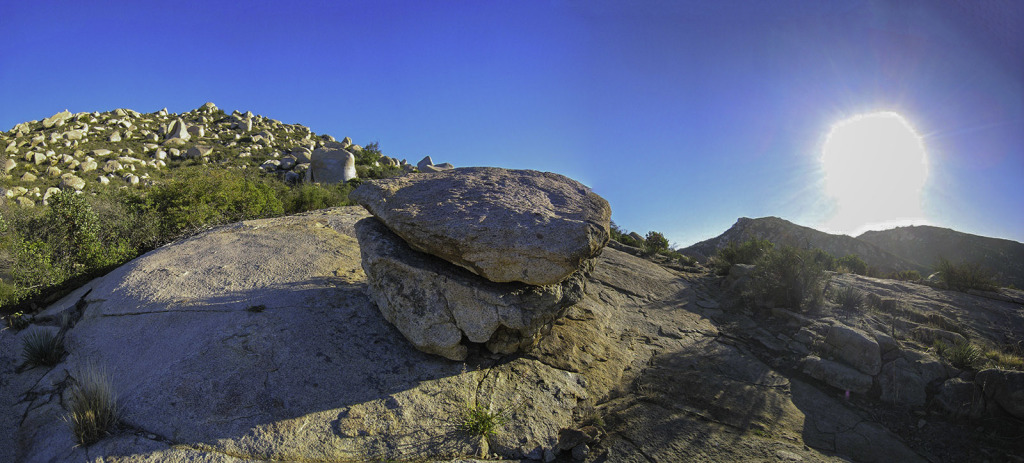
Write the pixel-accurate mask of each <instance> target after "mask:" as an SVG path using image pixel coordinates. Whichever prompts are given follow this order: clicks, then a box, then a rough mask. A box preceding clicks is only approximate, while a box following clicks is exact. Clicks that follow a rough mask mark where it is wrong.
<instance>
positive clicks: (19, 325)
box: [7, 312, 29, 331]
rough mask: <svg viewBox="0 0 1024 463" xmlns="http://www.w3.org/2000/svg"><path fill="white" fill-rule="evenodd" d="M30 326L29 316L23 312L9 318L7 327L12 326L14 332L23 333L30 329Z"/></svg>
mask: <svg viewBox="0 0 1024 463" xmlns="http://www.w3.org/2000/svg"><path fill="white" fill-rule="evenodd" d="M28 325H29V320H28V316H27V315H25V314H24V313H23V312H14V313H12V314H10V315H8V316H7V326H10V327H11V329H13V330H18V331H21V330H23V329H25V328H28Z"/></svg>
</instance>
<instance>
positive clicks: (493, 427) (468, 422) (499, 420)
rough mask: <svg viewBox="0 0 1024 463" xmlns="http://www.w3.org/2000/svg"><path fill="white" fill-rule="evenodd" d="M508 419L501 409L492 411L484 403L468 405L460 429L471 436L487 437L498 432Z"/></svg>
mask: <svg viewBox="0 0 1024 463" xmlns="http://www.w3.org/2000/svg"><path fill="white" fill-rule="evenodd" d="M507 421H508V417H506V416H505V414H504V413H503V412H501V411H499V412H492V411H490V410H488V409H487V407H484V406H483V405H479V404H477V405H474V406H467V407H466V410H465V411H464V412H463V414H462V419H461V421H460V422H459V429H460V430H462V431H463V432H465V433H466V434H469V435H471V436H480V437H487V436H491V435H494V434H495V433H497V432H498V428H500V427H501V426H503V425H504V424H505V423H506V422H507Z"/></svg>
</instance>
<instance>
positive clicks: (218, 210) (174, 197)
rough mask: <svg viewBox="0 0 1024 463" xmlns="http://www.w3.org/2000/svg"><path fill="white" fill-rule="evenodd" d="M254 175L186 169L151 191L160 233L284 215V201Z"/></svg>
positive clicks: (205, 169)
mask: <svg viewBox="0 0 1024 463" xmlns="http://www.w3.org/2000/svg"><path fill="white" fill-rule="evenodd" d="M257 175H258V174H257V173H255V172H246V171H242V170H240V169H210V168H208V167H205V166H202V167H185V168H182V169H181V170H180V171H179V172H177V173H176V174H175V175H174V177H173V178H171V179H170V180H169V181H168V182H167V183H165V184H163V185H159V186H156V187H154V188H153V189H152V191H151V192H150V196H149V197H150V204H151V207H152V208H153V209H154V210H155V211H156V212H157V213H158V214H159V216H160V218H161V222H162V223H161V233H162V234H163V235H164V236H177V235H180V234H183V233H188V232H192V231H196V230H199V229H201V228H203V227H207V226H211V225H219V224H223V223H228V222H235V221H239V220H247V219H255V218H263V217H273V216H277V215H281V214H283V213H284V207H283V206H282V204H281V200H280V199H278V197H277V195H276V194H275V191H274V189H273V188H272V187H271V186H270V185H269V184H268V182H267V181H266V180H264V179H262V178H259V177H257Z"/></svg>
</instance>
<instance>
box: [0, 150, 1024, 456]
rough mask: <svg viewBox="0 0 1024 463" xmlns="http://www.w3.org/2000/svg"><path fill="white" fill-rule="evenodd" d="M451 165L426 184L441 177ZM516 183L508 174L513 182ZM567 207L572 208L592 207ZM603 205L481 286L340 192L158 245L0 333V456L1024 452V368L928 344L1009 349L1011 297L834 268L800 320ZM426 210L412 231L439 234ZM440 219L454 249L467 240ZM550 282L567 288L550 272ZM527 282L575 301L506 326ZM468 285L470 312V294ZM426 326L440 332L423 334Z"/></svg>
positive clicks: (1019, 320) (1018, 295)
mask: <svg viewBox="0 0 1024 463" xmlns="http://www.w3.org/2000/svg"><path fill="white" fill-rule="evenodd" d="M489 172H490V171H487V170H484V171H472V170H470V171H469V172H468V173H469V174H470V175H474V176H477V178H479V179H483V181H482V183H481V188H483V189H482V190H474V191H476V193H472V194H471V196H470V197H468V198H467V199H472V200H473V201H479V202H480V204H481V205H488V204H491V205H492V207H495V208H497V207H498V206H497V204H496V203H491V202H490V201H488V200H487V192H488V191H492V192H493V190H488V189H487V188H488V187H493V186H495V185H500V184H502V182H504V181H511V180H508V179H509V178H510V177H505V176H503V175H504V174H501V175H499V173H497V172H495V173H493V175H492V174H491V173H489ZM459 173H460V170H455V171H453V172H450V173H439V174H428V175H431V176H436V177H428V180H430V181H432V182H441V183H442V184H448V185H451V184H453V182H457V181H458V180H457V179H454V178H453V176H457V175H459ZM488 175H492V176H491V177H488ZM542 176H543V175H542ZM532 177H535V174H526V175H525V176H524V177H523V179H520V180H515V181H514V183H515V185H513V187H514V188H513V191H515V188H523V185H526V184H529V181H530V180H528V179H529V178H532ZM502 179H504V180H502ZM562 179H564V177H563V178H562ZM562 179H558V182H559V185H562V186H566V185H569V186H571V185H573V184H574V183H575V182H572V183H570V182H571V180H568V179H564V180H562ZM488 182H490V183H492V184H493V185H488V184H487V183H488ZM387 185H388V183H386V182H382V183H380V184H374V187H375V188H383V189H387V188H389V187H388V186H387ZM577 185H578V184H577ZM361 188H362V187H361ZM396 188H397V189H396V190H395V191H398V192H399V193H400V188H398V187H397V186H396ZM365 191H368V190H364V192H365ZM583 191H584V192H585V191H586V190H583ZM566 192H567V194H568V193H569V192H571V188H570V189H568V190H566ZM357 196H358V195H357ZM371 196H372V195H371ZM543 196H545V197H548V198H553V197H554V196H550V195H549V194H548V193H544V195H543ZM537 197H538V198H539V197H541V196H537ZM585 198H586V195H583V199H581V201H582V202H580V203H578V204H577V206H576V207H573V208H572V209H585V208H586V207H583V206H581V205H582V204H587V203H586V201H587V200H586V199H585ZM364 199H365V198H364ZM366 201H367V202H369V201H370V199H366ZM427 202H429V201H427ZM557 203H558V201H552V202H551V204H552V205H554V204H557ZM595 203H596V204H597V205H600V201H596V200H595ZM530 204H532V205H533V206H534V207H536V209H535V210H534V211H533V213H529V214H522V215H521V216H519V217H517V219H516V220H517V222H515V223H517V224H519V226H521V227H522V230H519V229H516V227H511V226H510V229H514V230H512V231H515V232H517V233H519V232H531V231H532V232H539V231H540V230H543V229H544V227H543V226H544V224H547V223H549V222H551V221H558V220H566V221H567V222H574V221H576V220H577V219H569V218H568V217H572V215H571V214H568V213H563V212H558V213H555V212H550V213H549V214H545V210H546V207H547V206H546V205H545V203H543V202H542V201H530ZM396 206H399V207H400V206H401V204H398V205H396ZM374 207H376V206H374ZM416 207H428V206H425V205H424V204H420V205H418V206H416ZM503 207H504V206H503ZM605 207H606V205H605ZM495 211H496V212H495V213H496V215H497V216H498V217H502V216H504V215H505V214H504V213H502V212H499V211H497V209H495ZM552 211H554V209H552ZM603 211H604V209H603V208H601V207H597V208H595V209H594V213H593V214H592V215H589V216H586V217H588V218H584V219H582V220H579V222H581V224H575V225H574V224H573V223H566V224H565V226H576V225H582V227H581V228H583V229H587V230H590V232H588V233H583V234H581V235H580V236H581V241H580V242H583V239H584V237H585V236H588V235H589V236H590V237H591V238H593V239H596V243H597V244H596V245H595V248H596V249H595V251H594V252H590V253H589V254H586V255H585V257H583V258H582V259H581V260H579V264H576V265H578V267H576V268H575V269H574V270H572V271H570V272H568V274H567V275H566V276H563V277H560V278H564V279H562V280H561V281H559V282H557V283H554V284H548V283H550V282H549V281H548V280H538V281H536V282H534V283H536V284H534V283H526V282H523V281H512V282H497V281H492V280H491V279H489V278H492V277H490V276H485V275H491V273H489V272H488V271H485V270H483V267H481V266H479V265H476V264H469V263H472V262H475V260H472V259H465V258H463V257H458V258H456V257H457V256H463V255H464V253H462V252H453V251H452V250H450V249H448V250H443V251H444V252H439V251H436V250H431V249H430V248H429V247H426V246H424V244H423V243H422V242H421V241H422V240H420V239H419V238H416V237H414V236H411V235H409V236H407V237H403V236H401V235H402V234H401V233H399V232H398V231H397V230H396V231H391V227H392V226H393V224H392V223H389V222H394V219H391V218H388V216H387V214H385V213H383V212H382V211H380V210H378V209H375V210H374V214H376V215H377V217H374V216H371V215H370V214H368V213H367V211H365V210H363V209H362V208H359V207H344V208H334V209H325V210H320V211H315V212H309V213H305V214H301V215H294V216H288V217H278V218H270V219H261V220H252V221H244V222H240V223H236V224H231V225H227V226H222V227H219V228H215V229H212V230H208V231H205V232H202V233H200V234H197V235H194V236H192V237H190V238H188V239H185V240H181V241H178V242H176V243H173V244H171V245H167V246H164V247H161V248H158V249H155V250H153V251H151V252H149V253H147V254H145V255H143V256H141V257H138V258H136V259H134V260H132V261H131V262H129V263H127V264H125V265H123V266H121V267H119V268H117V269H116V270H114V271H113V272H111V273H109V274H107V275H106V276H104V277H102V278H98V279H96V280H93V281H92V282H90V283H88V284H87V285H85V286H84V287H81V288H79V289H78V290H76V291H74V292H73V293H71V294H70V295H68V296H67V297H65V298H63V299H62V300H60V301H57V302H56V303H54V304H52V305H50V306H49V307H48V308H46V309H45V310H44V311H42V312H41V313H39V314H36V315H35V316H34V317H32V318H31V319H30V320H29V321H30V323H29V326H27V327H21V328H20V329H13V328H12V329H5V330H3V331H0V386H2V387H0V400H3V401H4V402H5V403H8V404H11V406H10V407H5V408H4V409H2V410H3V411H2V412H0V413H2V415H0V423H2V425H3V427H4V429H8V430H10V432H7V433H3V434H0V460H2V461H25V462H87V461H88V462H91V461H107V462H156V461H161V462H164V461H169V462H185V461H189V462H195V461H203V462H247V461H320V462H346V461H396V460H397V461H453V462H454V461H482V460H487V461H521V462H522V461H543V462H552V461H564V462H568V461H585V462H605V461H615V462H620V461H621V462H676V461H747V460H752V461H808V462H810V461H824V462H838V461H871V462H883V461H908V462H915V461H933V462H945V461H949V462H954V461H957V462H958V461H985V460H988V461H1012V460H1013V459H1014V458H1017V457H1018V456H1019V455H1021V454H1024V442H1022V441H1021V440H1020V439H1019V437H1020V436H1019V433H1020V422H1021V421H1020V420H1022V419H1024V406H1022V404H1024V372H1021V371H1014V370H1012V369H1011V370H1007V369H1004V368H1003V367H1004V366H1005V365H1004V364H1010V365H1012V364H1013V357H1012V356H1011V357H1008V358H1007V359H1004V360H1003V361H1002V363H1000V364H998V365H996V364H993V363H992V362H989V361H988V360H986V361H985V362H981V361H979V359H974V362H968V363H966V364H965V363H962V362H959V361H957V360H955V359H956V357H953V356H951V353H950V352H951V351H949V350H944V349H938V348H937V347H936V346H938V345H939V344H938V343H936V341H943V342H949V343H954V344H956V345H968V344H967V343H970V344H969V345H973V346H977V347H985V348H989V347H992V348H994V347H993V346H997V345H1006V344H1010V343H1014V342H1018V343H1019V342H1020V340H1021V339H1022V337H1024V336H1022V335H1024V311H1022V305H1024V293H1022V292H1020V291H1013V290H1005V289H1002V290H1000V291H999V292H998V293H977V294H964V293H958V292H953V291H943V290H938V289H935V288H931V287H927V286H920V285H916V284H912V283H905V282H895V281H890V280H880V279H874V278H868V277H861V276H856V275H832V278H831V281H830V282H829V283H828V288H826V292H827V294H830V295H831V294H839V293H841V292H849V291H857V292H860V293H862V294H870V296H867V297H866V298H865V299H864V300H863V301H861V302H862V303H858V304H848V303H846V302H837V301H838V299H833V298H831V297H830V298H829V299H826V300H823V301H820V303H819V304H818V305H817V306H816V307H815V308H813V309H807V310H800V311H797V310H792V309H791V308H786V307H762V306H757V305H753V304H752V303H751V302H750V301H749V300H748V299H747V298H745V297H744V293H745V291H744V290H743V288H744V287H745V286H746V285H749V284H750V283H751V278H753V277H752V276H751V275H752V274H753V273H752V272H751V271H750V269H749V268H746V267H744V266H742V265H736V266H733V271H731V272H730V273H729V275H728V276H722V277H720V276H716V275H714V274H713V273H711V272H709V271H697V272H682V271H678V270H675V269H673V268H671V267H665V266H662V265H659V264H657V263H655V262H652V261H651V260H648V259H644V258H640V257H636V256H634V255H631V254H628V253H625V252H620V251H618V250H616V249H611V248H606V247H604V242H605V241H606V240H607V238H606V236H607V235H605V237H604V238H602V237H601V236H600V235H601V227H602V226H604V227H605V228H604V233H607V215H605V214H604V213H603ZM441 215H444V214H441ZM435 216H436V214H427V215H426V216H425V217H435ZM448 219H449V220H450V221H458V220H460V218H459V217H458V216H457V215H456V214H448ZM401 220H404V221H409V220H413V221H414V220H415V219H409V218H408V217H404V218H402V219H401ZM427 222H429V220H426V219H424V220H423V223H421V225H422V226H423V229H424V230H430V229H431V228H435V229H437V230H445V229H446V228H447V227H445V226H437V224H433V225H435V226H434V227H427V225H430V224H428V223H427ZM413 223H415V222H413ZM507 223H509V224H511V223H513V222H507ZM395 228H396V229H397V228H399V227H398V226H395ZM476 230H478V231H480V230H485V231H486V230H491V229H489V228H488V226H487V224H483V225H481V226H480V227H479V228H476ZM407 235H408V234H407ZM437 236H439V237H442V238H438V239H437V241H439V242H445V241H443V240H446V239H447V240H455V241H452V242H451V243H452V244H454V245H456V246H457V247H458V248H459V249H461V250H469V249H472V241H473V239H472V238H469V237H467V236H465V235H463V236H461V237H457V238H456V237H453V236H452V235H437ZM538 239H541V238H538ZM587 239H590V238H587ZM417 241H420V242H417ZM414 242H417V243H416V244H415V245H414V244H413V243H414ZM498 242H499V243H500V242H503V240H500V239H499V240H498ZM504 242H505V245H506V246H510V247H511V248H514V247H515V246H513V245H514V244H515V242H514V240H510V241H504ZM417 249H421V250H417ZM438 254H442V255H438ZM470 254H472V253H470ZM530 255H531V256H532V255H535V253H534V254H530ZM483 257H484V258H485V260H486V258H487V255H484V256H483ZM527 259H535V257H529V258H527ZM456 261H460V262H461V263H460V262H456ZM467 262H469V263H467ZM507 265H509V266H512V265H514V264H513V263H508V264H507ZM467 267H468V268H467ZM475 267H477V268H475ZM381 269H385V270H384V271H382V270H381ZM387 269H396V270H394V271H392V270H387ZM398 271H402V272H405V273H396V272H398ZM424 282H426V283H429V284H431V285H435V286H427V285H425V284H424ZM565 282H569V283H568V287H567V289H566V290H565V291H562V290H561V289H554V288H551V287H552V286H558V285H561V284H565ZM545 288H547V289H545ZM538 291H540V292H543V291H549V292H548V293H544V294H555V293H559V294H570V296H569V299H568V300H566V303H565V304H563V303H562V299H559V298H554V297H551V298H549V297H547V296H544V297H539V298H534V299H532V300H546V301H549V303H547V304H539V305H532V306H529V307H548V308H549V309H550V310H549V311H547V312H544V313H543V314H541V315H540V316H539V318H536V319H532V320H538V323H536V324H533V323H532V322H530V320H531V319H526V318H524V317H528V316H532V315H531V314H532V309H529V310H525V311H524V310H520V309H522V308H523V307H526V306H523V305H522V304H519V305H517V303H510V302H509V301H513V302H515V301H517V300H523V299H530V297H529V296H524V295H528V294H533V293H534V292H538ZM559 297H561V296H559ZM473 298H476V299H477V300H480V301H484V302H486V303H487V304H489V305H486V306H484V305H475V306H474V304H463V302H464V301H470V300H472V299H473ZM516 298H519V299H516ZM550 301H554V302H553V303H550ZM513 306H515V307H514V308H516V309H517V310H519V311H513V310H510V308H513ZM403 318H404V320H405V321H403ZM416 320H424V321H425V322H423V323H416V322H415V321H416ZM407 322H409V323H407ZM517 323H519V324H517ZM434 328H439V329H438V330H437V331H436V332H435V331H432V330H433V329H434ZM415 329H420V330H421V331H415ZM40 333H50V334H55V335H57V336H56V339H59V340H60V341H61V343H62V344H61V345H62V347H63V350H64V351H66V353H65V354H63V355H60V356H59V357H58V358H56V359H55V360H56V361H55V362H53V363H52V365H49V366H47V365H38V364H35V363H29V362H26V360H25V359H24V358H23V357H21V356H19V355H18V354H19V352H20V351H21V346H23V345H26V343H27V342H30V341H31V339H33V338H34V337H38V336H39V335H40ZM417 333H426V335H419V334H417ZM431 333H446V334H444V335H438V336H436V337H437V338H443V337H446V336H448V334H451V335H452V337H453V338H456V339H457V344H454V345H448V346H449V347H450V348H444V349H439V350H435V349H432V348H430V341H432V340H433V339H432V338H431ZM495 335H497V337H495ZM488 336H490V337H488ZM420 341H424V342H420ZM493 341H497V342H493ZM460 347H461V348H460ZM1018 359H1019V357H1018ZM94 365H100V366H101V367H102V369H105V370H106V372H107V376H108V377H109V381H110V386H111V389H112V390H114V391H116V393H117V395H118V399H117V403H119V404H120V410H121V419H120V421H119V423H118V424H117V425H116V426H113V427H112V428H110V429H108V431H107V432H106V433H104V434H102V435H101V436H100V438H99V440H98V441H97V442H95V443H92V444H90V445H77V444H76V437H75V435H74V434H73V433H72V428H71V427H70V426H69V425H68V423H67V422H66V421H65V419H66V417H67V416H68V407H70V406H71V405H70V404H72V403H74V400H73V395H74V391H76V390H77V389H76V388H78V387H79V385H80V384H81V383H83V382H85V381H86V380H87V379H88V374H87V373H86V372H89V371H94V370H95V367H91V366H94Z"/></svg>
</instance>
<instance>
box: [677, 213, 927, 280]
mask: <svg viewBox="0 0 1024 463" xmlns="http://www.w3.org/2000/svg"><path fill="white" fill-rule="evenodd" d="M753 238H759V239H766V240H768V241H771V242H773V243H775V244H777V245H788V246H794V247H798V248H805V249H813V248H816V249H821V250H823V251H825V252H828V253H829V254H832V255H834V256H837V257H841V256H845V255H848V254H855V255H857V256H859V257H860V258H861V259H863V260H864V262H866V263H867V264H868V265H869V266H871V267H874V268H876V269H878V270H880V271H881V272H882V273H890V272H897V271H905V270H917V271H919V272H922V273H925V272H927V271H928V268H925V267H924V266H922V265H919V264H916V263H914V262H912V261H910V260H908V259H904V258H902V257H900V256H898V255H896V254H893V253H891V252H889V251H887V250H885V249H883V248H881V247H879V246H876V245H874V244H871V243H869V242H867V241H863V240H859V239H857V238H853V237H851V236H846V235H833V234H830V233H825V232H822V231H818V230H815V229H813V228H810V227H804V226H801V225H797V224H795V223H792V222H790V221H788V220H784V219H780V218H778V217H762V218H758V219H751V218H747V217H740V218H739V219H738V220H737V221H736V223H735V224H734V225H733V226H732V227H730V228H729V229H728V230H726V231H725V233H722V234H721V235H718V236H717V237H714V238H711V239H709V240H705V241H701V242H699V243H697V244H694V245H692V246H690V247H687V248H684V249H681V250H680V252H681V253H683V254H686V255H689V256H693V257H697V258H699V259H701V260H704V259H707V258H708V257H711V256H713V255H715V253H716V252H717V251H718V250H719V249H721V248H723V247H725V246H726V245H728V244H729V242H730V241H734V242H736V243H741V242H743V241H747V240H750V239H753Z"/></svg>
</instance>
